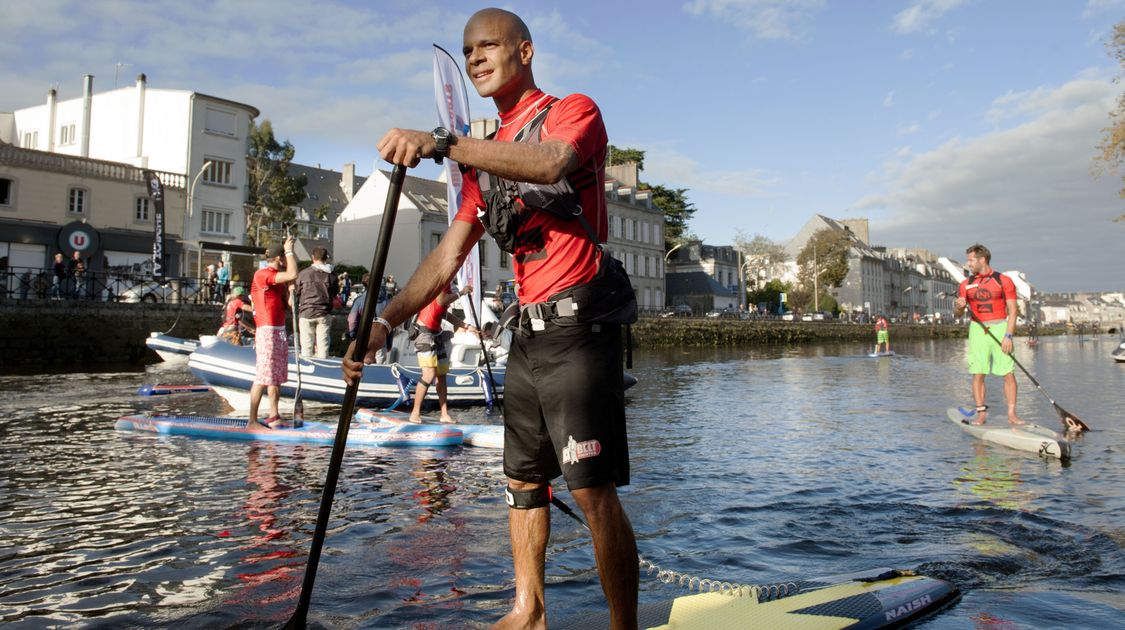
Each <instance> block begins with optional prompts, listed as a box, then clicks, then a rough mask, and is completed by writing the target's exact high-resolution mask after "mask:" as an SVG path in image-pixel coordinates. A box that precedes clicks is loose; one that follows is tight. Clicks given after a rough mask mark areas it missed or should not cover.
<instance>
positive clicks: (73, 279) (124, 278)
mask: <svg viewBox="0 0 1125 630" xmlns="http://www.w3.org/2000/svg"><path fill="white" fill-rule="evenodd" d="M0 282H2V283H3V284H0V299H2V300H4V301H22V302H28V301H36V300H40V301H42V300H75V301H89V302H123V303H138V304H221V303H222V302H223V301H224V300H225V299H226V296H227V293H228V292H229V290H230V289H231V288H233V287H234V286H237V285H239V284H240V283H232V286H231V287H227V288H220V287H219V286H218V285H214V286H212V285H210V284H208V283H207V282H206V281H205V280H202V279H200V278H195V277H177V278H168V279H167V280H166V281H165V282H164V283H159V282H156V281H154V280H152V278H151V277H148V276H144V275H142V274H131V273H119V272H114V271H86V272H83V273H67V272H64V273H62V274H61V275H59V274H56V273H55V271H54V268H48V269H44V268H40V267H4V268H0ZM243 286H244V288H246V289H247V290H249V287H248V286H245V285H243Z"/></svg>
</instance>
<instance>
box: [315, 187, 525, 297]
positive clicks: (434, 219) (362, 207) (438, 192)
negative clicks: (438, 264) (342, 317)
mask: <svg viewBox="0 0 1125 630" xmlns="http://www.w3.org/2000/svg"><path fill="white" fill-rule="evenodd" d="M390 185H391V174H390V173H389V172H387V171H381V170H378V169H375V171H374V172H373V173H372V174H371V176H370V177H368V178H367V180H366V181H364V182H363V185H362V186H361V187H360V189H359V191H358V192H356V193H355V196H354V197H353V198H352V200H351V202H350V203H348V205H347V207H345V208H344V211H343V212H341V213H340V216H339V217H337V219H336V225H335V229H334V230H333V232H334V238H333V251H334V254H333V255H334V258H335V262H337V263H343V264H347V265H361V266H363V267H370V265H371V259H372V255H373V254H374V250H375V243H376V241H377V240H378V238H379V226H380V224H381V223H382V220H383V208H384V207H385V204H386V201H387V193H388V191H389V190H390ZM447 208H448V202H447V200H446V187H445V182H440V181H435V180H430V179H422V178H420V177H411V176H410V175H407V176H406V179H405V181H404V182H403V185H402V197H401V198H400V199H399V203H398V215H397V218H396V220H395V225H394V232H392V235H391V236H392V238H391V249H390V252H388V254H387V267H386V270H385V271H384V272H383V273H384V275H392V276H394V277H395V281H396V282H398V285H399V286H400V287H401V286H403V285H405V284H406V280H407V279H409V278H410V276H411V275H412V274H413V273H414V270H415V269H417V268H418V265H419V264H421V262H422V259H423V258H425V257H426V256H427V255H428V254H429V253H430V252H431V251H433V249H434V248H435V247H437V244H438V242H439V241H441V237H442V236H443V235H445V231H446V230H447V229H448V228H449V214H448V210H447ZM478 250H479V251H480V257H481V271H480V273H481V287H482V291H491V290H492V289H493V288H494V287H495V286H496V285H497V284H499V283H500V282H506V281H509V280H511V279H512V277H513V271H512V265H511V258H510V256H509V255H508V254H507V253H505V252H502V251H500V248H499V247H497V246H496V242H495V241H493V240H492V238H491V237H490V236H488V235H487V234H485V236H484V237H483V238H481V240H480V247H479V248H478Z"/></svg>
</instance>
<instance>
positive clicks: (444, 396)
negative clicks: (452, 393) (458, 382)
mask: <svg viewBox="0 0 1125 630" xmlns="http://www.w3.org/2000/svg"><path fill="white" fill-rule="evenodd" d="M437 397H438V404H439V405H441V421H442V422H445V423H453V421H454V420H453V416H451V415H449V385H448V384H447V383H446V382H445V375H444V374H442V375H439V376H438V377H437Z"/></svg>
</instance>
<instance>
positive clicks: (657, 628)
mask: <svg viewBox="0 0 1125 630" xmlns="http://www.w3.org/2000/svg"><path fill="white" fill-rule="evenodd" d="M880 574H883V575H880ZM861 575H867V576H877V577H875V578H869V579H867V580H860V579H858V577H859V576H861ZM795 584H796V585H797V588H796V589H793V591H791V592H792V594H789V595H782V596H779V597H773V598H770V597H768V595H767V594H766V593H764V592H763V593H762V594H761V595H760V596H759V597H753V596H743V597H738V596H733V595H727V594H720V593H702V594H694V595H684V596H681V597H676V598H674V599H669V600H665V601H660V602H655V603H651V604H644V605H642V606H640V607H639V608H638V616H639V619H638V623H639V625H640V627H642V628H650V629H653V630H665V629H667V630H672V629H682V630H696V629H698V630H736V629H738V630H745V629H748V628H763V629H770V630H773V629H777V630H788V629H798V628H800V629H809V630H814V629H816V630H830V629H835V628H893V627H899V626H902V625H903V624H906V623H910V622H913V621H917V620H918V619H920V618H922V617H926V616H928V615H931V614H933V613H935V612H937V611H938V610H941V609H942V608H943V607H945V606H947V605H948V604H950V603H952V602H954V601H956V600H957V598H958V597H959V596H960V592H959V591H958V589H957V587H956V586H954V585H953V584H950V583H949V582H946V581H944V580H938V579H935V578H930V577H925V576H915V575H899V574H897V573H896V572H889V571H888V570H884V569H875V570H873V571H871V572H868V573H864V574H849V575H845V576H834V577H828V578H819V579H812V580H804V581H798V582H795ZM608 625H609V613H608V612H599V613H594V614H590V615H586V616H582V617H578V618H575V619H572V620H570V621H567V622H564V623H562V624H561V625H559V626H558V627H560V628H565V629H570V630H586V629H587V628H591V629H592V628H605V627H608ZM552 627H554V626H552Z"/></svg>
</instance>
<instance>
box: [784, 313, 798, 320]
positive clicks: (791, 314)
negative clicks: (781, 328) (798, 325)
mask: <svg viewBox="0 0 1125 630" xmlns="http://www.w3.org/2000/svg"><path fill="white" fill-rule="evenodd" d="M794 317H795V315H793V313H785V314H784V315H782V316H781V319H782V321H786V322H791V321H793V319H794Z"/></svg>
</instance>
